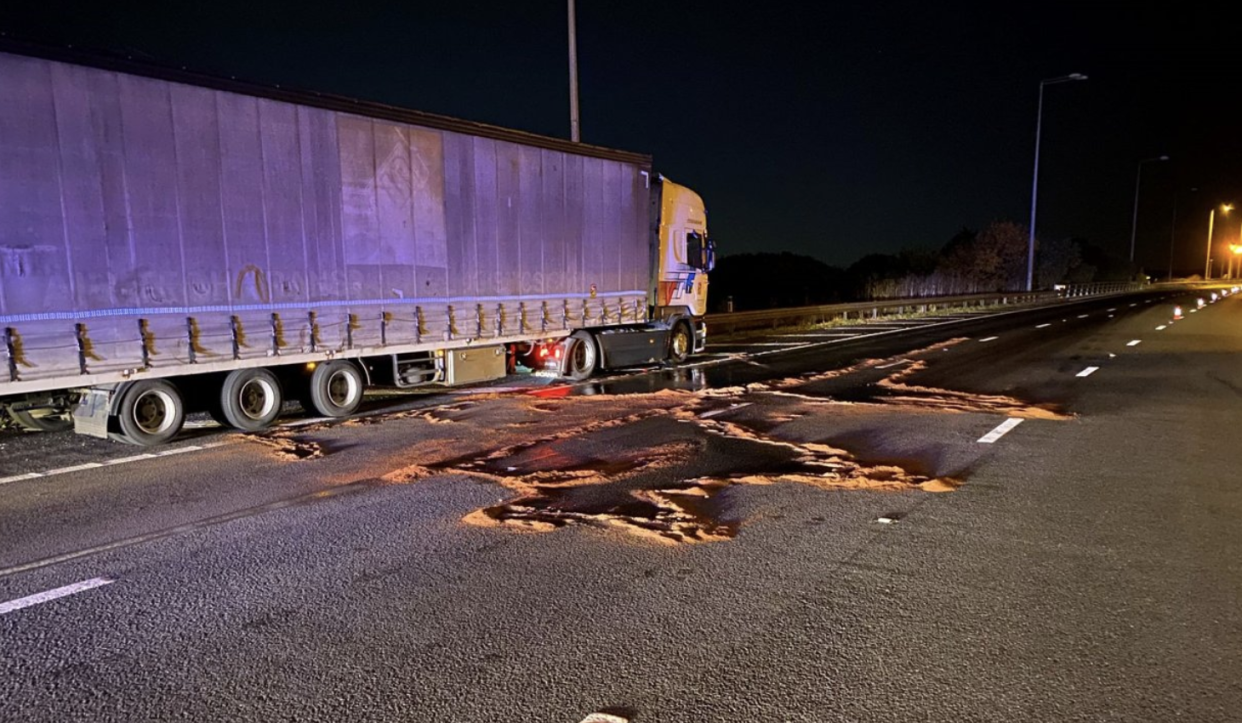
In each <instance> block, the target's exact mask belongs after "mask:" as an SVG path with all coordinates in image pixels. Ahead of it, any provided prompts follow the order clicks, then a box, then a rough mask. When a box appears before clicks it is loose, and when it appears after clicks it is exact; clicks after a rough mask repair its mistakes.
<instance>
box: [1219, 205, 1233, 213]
mask: <svg viewBox="0 0 1242 723" xmlns="http://www.w3.org/2000/svg"><path fill="white" fill-rule="evenodd" d="M1221 208H1222V209H1224V211H1225V213H1229V212H1230V211H1232V210H1233V204H1232V203H1226V204H1223V205H1222V206H1221Z"/></svg>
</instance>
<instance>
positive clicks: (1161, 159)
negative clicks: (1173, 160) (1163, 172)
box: [1156, 156, 1169, 161]
mask: <svg viewBox="0 0 1242 723" xmlns="http://www.w3.org/2000/svg"><path fill="white" fill-rule="evenodd" d="M1156 160H1157V161H1167V160H1169V157H1168V156H1160V157H1159V158H1157V159H1156Z"/></svg>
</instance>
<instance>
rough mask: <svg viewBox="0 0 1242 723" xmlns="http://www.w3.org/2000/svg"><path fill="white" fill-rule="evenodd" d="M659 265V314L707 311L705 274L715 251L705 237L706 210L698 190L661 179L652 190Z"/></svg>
mask: <svg viewBox="0 0 1242 723" xmlns="http://www.w3.org/2000/svg"><path fill="white" fill-rule="evenodd" d="M652 190H653V193H652V208H653V210H654V211H655V212H656V213H655V214H654V215H655V216H656V218H655V223H654V224H653V226H654V227H655V229H654V230H655V239H654V242H653V245H655V246H656V249H655V250H656V253H653V254H652V258H653V260H654V261H655V263H656V264H657V267H656V269H655V270H654V274H653V277H654V278H655V280H656V289H655V303H654V306H655V308H656V314H655V316H656V318H668V317H669V316H672V315H674V314H678V313H684V314H688V315H689V316H691V317H694V318H696V319H697V318H699V317H702V316H703V315H704V314H706V313H707V274H708V272H709V271H711V270H712V268H713V267H714V266H715V264H716V249H715V245H714V244H713V243H712V241H711V239H710V238H709V237H708V235H707V209H706V207H705V206H704V205H703V199H702V198H701V197H700V196H699V194H697V193H695V192H694V191H692V190H690V189H689V188H686V187H685V186H682V185H680V184H677V183H673V182H672V181H670V180H668V179H666V178H663V177H657V179H656V183H655V187H654V188H653V189H652Z"/></svg>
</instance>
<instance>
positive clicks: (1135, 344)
mask: <svg viewBox="0 0 1242 723" xmlns="http://www.w3.org/2000/svg"><path fill="white" fill-rule="evenodd" d="M1142 343H1143V340H1142V339H1135V340H1134V341H1132V342H1130V343H1129V344H1126V346H1138V345H1139V344H1142Z"/></svg>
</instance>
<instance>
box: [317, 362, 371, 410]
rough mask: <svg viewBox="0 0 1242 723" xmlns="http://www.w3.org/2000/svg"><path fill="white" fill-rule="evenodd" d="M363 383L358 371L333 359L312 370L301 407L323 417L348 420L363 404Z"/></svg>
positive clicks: (363, 380)
mask: <svg viewBox="0 0 1242 723" xmlns="http://www.w3.org/2000/svg"><path fill="white" fill-rule="evenodd" d="M365 388H366V380H365V379H363V377H362V372H361V371H359V370H358V367H356V366H354V365H353V364H351V363H349V362H347V361H345V360H343V359H333V360H332V361H328V362H324V363H322V364H319V365H318V366H316V367H315V370H314V371H313V372H311V375H310V379H308V380H307V387H306V395H305V397H304V398H303V399H302V406H303V407H306V411H308V412H309V411H312V410H313V411H315V412H317V413H319V414H320V415H322V416H325V417H347V416H349V415H351V414H353V413H354V412H355V411H357V410H358V405H360V404H362V391H363V389H365Z"/></svg>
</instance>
